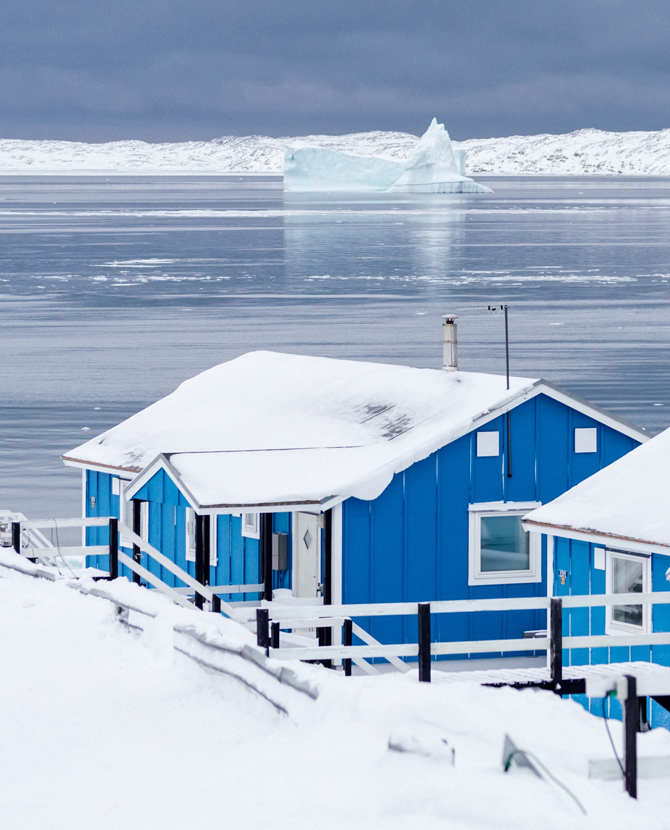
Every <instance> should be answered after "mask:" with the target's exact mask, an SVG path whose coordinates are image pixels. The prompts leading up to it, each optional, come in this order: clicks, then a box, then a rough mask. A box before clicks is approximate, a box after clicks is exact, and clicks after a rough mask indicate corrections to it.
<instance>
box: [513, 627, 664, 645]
mask: <svg viewBox="0 0 670 830" xmlns="http://www.w3.org/2000/svg"><path fill="white" fill-rule="evenodd" d="M529 642H531V643H538V642H542V641H541V640H529ZM649 645H651V646H667V645H670V631H663V632H657V633H656V634H591V635H589V636H587V637H563V648H598V647H601V646H604V647H607V646H610V647H612V646H614V647H616V646H649Z"/></svg>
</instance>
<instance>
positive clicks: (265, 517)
mask: <svg viewBox="0 0 670 830" xmlns="http://www.w3.org/2000/svg"><path fill="white" fill-rule="evenodd" d="M260 524H261V526H260V537H261V540H260V549H261V551H260V552H261V573H262V581H263V599H266V600H267V601H268V602H272V513H261V516H260Z"/></svg>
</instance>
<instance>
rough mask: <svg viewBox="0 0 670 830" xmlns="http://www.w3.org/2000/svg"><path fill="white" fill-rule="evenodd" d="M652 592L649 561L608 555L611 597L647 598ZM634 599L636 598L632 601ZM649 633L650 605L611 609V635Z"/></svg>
mask: <svg viewBox="0 0 670 830" xmlns="http://www.w3.org/2000/svg"><path fill="white" fill-rule="evenodd" d="M648 590H649V558H648V557H646V556H635V555H634V554H629V553H621V552H619V551H611V550H608V551H607V593H608V594H643V593H646V592H647V591H648ZM631 598H632V597H631ZM648 630H649V606H648V605H609V606H607V633H608V634H609V633H612V634H613V633H617V632H625V631H629V632H638V633H643V632H646V631H648Z"/></svg>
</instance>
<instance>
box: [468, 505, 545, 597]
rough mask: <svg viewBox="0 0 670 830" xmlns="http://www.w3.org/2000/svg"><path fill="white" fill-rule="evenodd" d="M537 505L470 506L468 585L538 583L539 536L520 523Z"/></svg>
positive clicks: (539, 568) (540, 569)
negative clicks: (528, 531) (529, 531)
mask: <svg viewBox="0 0 670 830" xmlns="http://www.w3.org/2000/svg"><path fill="white" fill-rule="evenodd" d="M539 506H540V505H539V503H538V502H528V503H526V502H493V503H490V504H473V505H470V508H469V510H470V557H469V558H470V566H469V579H468V583H469V584H470V585H483V584H498V585H499V584H502V583H515V582H540V580H541V579H542V558H541V555H540V554H541V536H540V534H539V533H527V532H526V531H525V530H524V529H523V527H522V525H521V519H522V518H523V516H525V514H526V513H528V512H529V511H530V510H533V509H534V508H536V507H539Z"/></svg>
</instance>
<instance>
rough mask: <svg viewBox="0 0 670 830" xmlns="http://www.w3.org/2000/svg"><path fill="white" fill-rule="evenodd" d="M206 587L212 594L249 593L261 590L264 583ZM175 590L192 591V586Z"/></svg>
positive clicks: (185, 592)
mask: <svg viewBox="0 0 670 830" xmlns="http://www.w3.org/2000/svg"><path fill="white" fill-rule="evenodd" d="M208 587H209V589H210V591H211V592H212V593H213V594H244V593H245V592H246V593H249V594H251V593H256V592H258V591H262V590H263V588H264V585H263V583H258V584H257V585H209V586H208ZM175 591H178V592H179V593H180V594H192V593H194V589H193V588H175Z"/></svg>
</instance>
